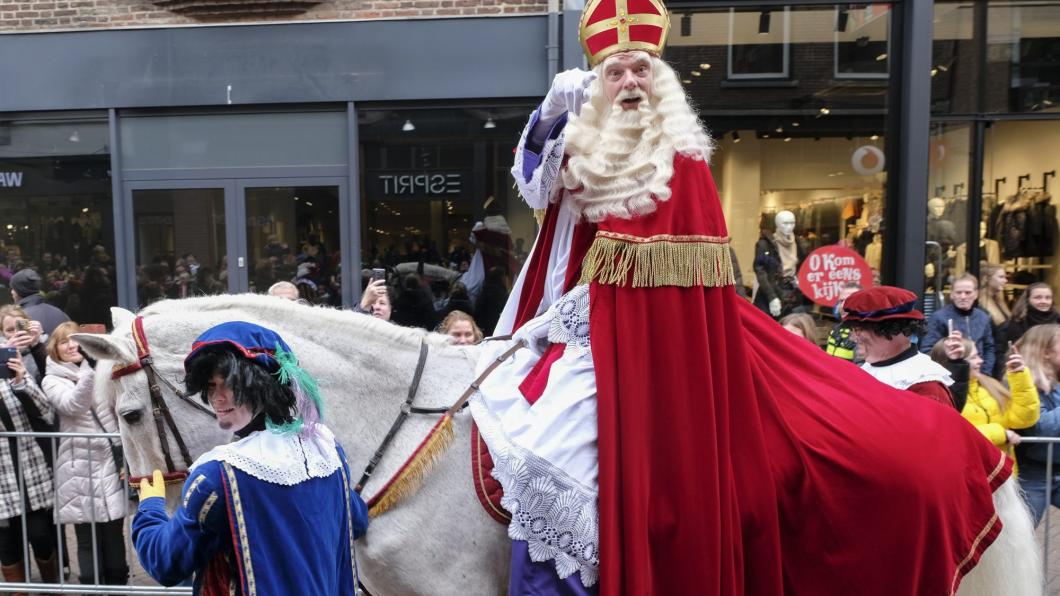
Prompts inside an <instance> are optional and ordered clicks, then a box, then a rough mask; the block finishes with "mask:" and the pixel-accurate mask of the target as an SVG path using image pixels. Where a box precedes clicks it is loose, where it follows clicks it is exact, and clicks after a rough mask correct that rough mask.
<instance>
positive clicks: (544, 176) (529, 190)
mask: <svg viewBox="0 0 1060 596" xmlns="http://www.w3.org/2000/svg"><path fill="white" fill-rule="evenodd" d="M533 123H534V119H533V118H531V119H530V121H529V122H527V124H526V127H525V128H524V129H523V136H522V137H520V138H519V145H518V149H517V150H516V151H515V163H514V165H512V176H514V177H515V185H516V187H517V188H518V189H519V194H520V195H522V197H523V200H525V201H526V202H527V204H529V205H530V206H531V207H533V208H534V209H544V208H545V207H547V206H548V203H549V200H550V199H551V197H552V190H553V188H554V186H555V182H556V179H557V178H559V171H560V167H561V166H562V165H563V148H564V145H565V143H564V134H565V133H562V132H561V133H560V134H559V136H558V137H556V138H555V139H548V140H546V141H545V146H544V147H543V148H542V149H541V163H540V164H538V166H537V168H535V169H534V173H533V174H532V175H531V176H530V180H526V179H524V178H523V155H524V153H525V151H526V139H527V138H528V137H529V136H530V126H531V124H533Z"/></svg>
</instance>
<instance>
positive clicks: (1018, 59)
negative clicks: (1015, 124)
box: [984, 0, 1060, 112]
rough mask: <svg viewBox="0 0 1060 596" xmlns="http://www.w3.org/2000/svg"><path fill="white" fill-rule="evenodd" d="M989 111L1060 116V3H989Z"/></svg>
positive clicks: (1050, 1) (1051, 1)
mask: <svg viewBox="0 0 1060 596" xmlns="http://www.w3.org/2000/svg"><path fill="white" fill-rule="evenodd" d="M987 22H988V25H987V33H986V41H987V52H986V56H987V58H986V59H987V64H986V70H985V72H986V73H987V76H988V77H989V78H988V81H989V82H990V84H988V89H989V88H990V87H995V89H994V90H993V92H991V91H988V92H987V101H986V106H984V107H985V109H984V111H987V112H1060V2H1057V1H1056V0H1048V1H1045V2H1022V1H1021V2H1014V1H1009V0H1006V1H1003V2H990V3H989V9H988V11H987Z"/></svg>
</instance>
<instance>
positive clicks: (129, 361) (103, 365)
mask: <svg viewBox="0 0 1060 596" xmlns="http://www.w3.org/2000/svg"><path fill="white" fill-rule="evenodd" d="M111 316H112V318H113V322H114V331H113V332H112V333H110V334H109V335H96V334H76V335H75V338H76V340H77V342H78V343H79V344H81V346H82V348H83V349H84V350H85V352H86V353H87V354H88V355H89V356H91V357H92V358H95V359H97V360H98V361H99V364H98V365H97V367H96V383H95V386H96V402H97V403H99V404H102V405H104V406H105V407H111V408H113V409H114V412H115V413H116V414H117V419H118V429H119V432H120V433H121V440H122V446H123V447H124V451H125V458H126V461H127V462H128V465H129V473H130V475H131V476H132V478H131V480H132V481H134V482H135V481H137V480H138V479H139V478H141V477H144V476H146V477H150V475H151V472H152V471H153V470H156V469H157V470H162V471H163V472H164V473H166V477H167V480H172V481H179V480H181V479H183V477H184V476H185V475H186V473H187V470H188V467H189V466H190V464H191V461H194V458H196V457H198V456H199V455H201V454H202V453H203V452H204V451H205V450H206V449H209V448H210V447H212V446H214V445H217V444H220V443H223V442H225V441H227V440H228V438H229V437H230V434H229V433H226V432H224V431H222V430H221V429H220V428H218V427H217V425H216V424H214V423H213V420H212V419H211V418H209V416H210V415H211V414H209V412H208V408H202V409H200V408H197V407H196V406H195V405H194V404H193V403H190V402H191V401H195V402H197V401H198V396H189V397H188V398H187V399H182V398H181V397H180V395H178V392H180V391H182V390H183V387H184V383H183V377H184V370H183V358H182V357H181V356H180V355H179V354H180V352H181V350H184V349H186V348H187V347H190V345H191V341H190V340H186V339H184V337H183V336H184V335H186V334H185V333H167V332H166V331H167V330H165V329H163V328H162V325H160V324H158V323H154V321H152V323H154V324H152V325H149V326H148V325H145V327H144V328H145V330H146V329H147V328H148V327H149V328H150V331H147V332H146V333H144V334H143V335H144V336H145V338H146V342H141V344H142V347H141V348H140V349H139V350H138V342H137V341H136V339H135V337H134V331H133V329H134V326H133V322H134V320H135V318H136V317H135V315H134V314H133V313H131V312H129V311H127V310H125V309H121V308H113V309H111ZM145 348H146V350H148V351H149V353H150V360H149V365H148V366H145V365H144V364H145V362H144V361H143V360H142V356H143V354H144V351H145ZM119 371H120V372H119ZM151 376H153V385H154V387H155V388H156V389H155V391H156V397H152V394H151V392H152V387H151V385H152V382H151V379H150V377H151ZM200 403H201V402H200ZM159 404H161V407H160V405H159ZM166 411H168V412H169V415H170V416H171V417H172V420H173V422H172V424H170V423H169V422H167V421H166ZM160 424H161V426H160ZM159 428H162V433H164V435H165V436H164V437H162V436H160V434H159ZM178 437H179V439H178ZM163 441H165V442H164V443H163ZM181 442H183V443H184V444H185V445H186V451H187V456H185V449H183V448H182V447H181ZM167 454H168V458H167ZM189 459H190V460H191V461H189Z"/></svg>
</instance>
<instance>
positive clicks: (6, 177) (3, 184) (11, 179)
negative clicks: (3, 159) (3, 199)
mask: <svg viewBox="0 0 1060 596" xmlns="http://www.w3.org/2000/svg"><path fill="white" fill-rule="evenodd" d="M21 187H22V172H0V188H21Z"/></svg>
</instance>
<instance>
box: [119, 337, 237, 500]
mask: <svg viewBox="0 0 1060 596" xmlns="http://www.w3.org/2000/svg"><path fill="white" fill-rule="evenodd" d="M133 340H134V341H135V342H136V362H133V363H132V364H126V365H124V366H115V367H114V370H113V371H111V374H110V378H111V379H120V378H121V377H124V376H125V375H129V374H132V373H134V372H136V371H138V370H143V371H144V373H145V374H146V375H147V387H148V389H149V390H150V392H151V411H152V413H153V415H154V418H155V428H156V429H157V430H158V440H159V443H161V445H162V455H163V456H164V457H165V459H166V472H165V474H163V478H165V479H166V481H167V482H172V481H178V480H183V479H184V478H187V476H188V472H187V471H177V469H176V466H175V465H174V464H173V456H172V454H171V453H170V450H169V441H168V440H167V437H166V427H167V426H168V427H169V429H170V431H171V432H172V433H173V440H174V441H175V442H176V443H177V448H178V449H180V456H181V458H182V459H183V460H184V466H185V468H186V469H187V468H191V464H192V459H191V453H190V452H189V451H188V446H187V445H186V444H185V443H184V437H182V436H181V434H180V430H179V429H178V428H177V423H176V422H174V420H173V415H172V414H171V413H170V412H169V406H167V405H166V400H165V399H163V398H162V389H161V388H160V387H159V386H158V381H159V380H161V381H162V382H163V383H165V385H166V386H167V387H169V389H170V390H171V391H172V392H173V393H175V394H176V395H177V397H179V398H180V399H182V400H184V401H185V402H187V403H189V404H191V405H192V406H194V407H195V409H197V410H199V411H200V412H203V413H204V414H206V415H208V416H210V417H211V418H217V415H216V414H214V413H213V412H212V411H210V409H209V408H207V407H206V406H204V405H202V404H200V403H198V402H196V401H195V400H194V399H192V398H190V397H188V396H187V395H186V394H185V393H184V392H183V391H181V390H180V389H178V388H177V387H176V386H174V385H173V383H171V382H169V380H168V379H166V378H165V377H163V376H162V375H160V374H158V371H157V370H155V367H154V360H153V359H152V358H151V348H150V346H149V345H148V344H147V335H145V334H144V323H143V317H139V316H138V317H136V319H135V320H134V321H133ZM130 481H131V479H130Z"/></svg>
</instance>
